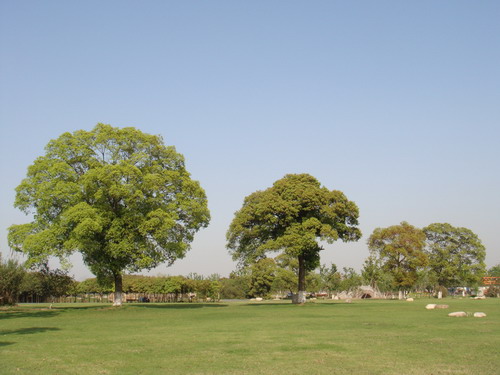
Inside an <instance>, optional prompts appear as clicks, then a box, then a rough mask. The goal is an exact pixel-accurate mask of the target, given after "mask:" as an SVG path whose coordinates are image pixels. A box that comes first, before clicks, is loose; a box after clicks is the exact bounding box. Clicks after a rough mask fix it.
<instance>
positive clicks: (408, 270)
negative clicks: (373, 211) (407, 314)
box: [368, 221, 428, 299]
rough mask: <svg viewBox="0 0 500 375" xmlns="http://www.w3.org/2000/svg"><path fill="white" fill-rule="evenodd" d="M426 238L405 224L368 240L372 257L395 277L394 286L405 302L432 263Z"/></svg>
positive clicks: (376, 230) (380, 229) (376, 232)
mask: <svg viewBox="0 0 500 375" xmlns="http://www.w3.org/2000/svg"><path fill="white" fill-rule="evenodd" d="M424 246H425V234H424V232H423V231H422V230H421V229H418V228H416V227H414V226H413V225H410V224H408V223H407V222H405V221H403V222H402V223H401V224H399V225H393V226H390V227H387V228H376V229H375V230H374V231H373V233H372V234H371V236H370V238H369V239H368V248H369V250H370V255H371V256H373V257H375V259H378V260H379V261H380V264H381V265H382V269H383V270H384V271H387V272H389V273H390V274H391V276H392V277H393V283H394V284H393V285H394V288H396V289H397V290H398V291H399V298H400V299H403V295H404V291H408V290H410V289H411V288H412V287H413V286H414V285H415V283H416V281H417V276H418V275H417V272H418V270H419V269H421V268H422V267H425V266H426V265H427V263H428V258H427V255H426V254H425V251H424Z"/></svg>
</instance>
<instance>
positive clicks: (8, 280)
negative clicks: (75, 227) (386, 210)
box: [0, 256, 500, 304]
mask: <svg viewBox="0 0 500 375" xmlns="http://www.w3.org/2000/svg"><path fill="white" fill-rule="evenodd" d="M296 267H297V265H296V264H294V260H293V259H290V258H288V259H287V258H286V257H284V256H278V257H277V258H274V259H273V258H265V259H261V260H259V261H258V262H256V263H254V264H252V265H251V266H249V267H245V268H241V269H239V270H238V271H235V272H232V273H231V274H230V276H229V277H227V278H226V277H220V276H219V275H218V274H213V275H210V276H208V277H205V276H202V275H199V274H195V273H192V274H189V275H188V276H155V277H152V276H140V275H126V276H125V277H124V279H123V290H124V292H125V293H128V294H135V297H136V300H137V296H144V297H149V298H152V299H153V300H163V301H166V300H168V301H198V300H206V299H210V300H212V301H215V300H219V299H242V298H253V297H264V298H268V297H273V296H282V297H283V296H286V295H287V294H289V293H290V292H296V290H297V283H296V278H297V276H296V272H297V270H296ZM294 268H295V269H294ZM432 273H433V271H432V270H431V269H430V268H426V269H423V270H421V271H419V272H418V274H417V279H416V282H415V284H414V285H413V287H412V288H411V290H412V291H426V292H430V293H432V292H433V291H435V289H436V285H437V284H436V279H435V277H434V276H432ZM373 275H374V270H373V263H372V260H371V258H369V259H368V260H367V261H366V262H365V265H364V267H363V269H362V271H361V272H360V273H358V272H356V271H355V270H354V269H353V268H343V269H342V270H338V269H337V266H336V265H335V264H331V265H329V266H326V265H322V266H321V267H319V268H318V269H317V270H315V271H314V272H309V273H308V275H307V277H306V282H307V285H308V292H310V293H318V292H323V293H325V292H326V293H328V294H329V295H332V294H336V293H339V292H342V291H352V290H355V289H356V288H358V287H359V286H361V285H370V284H371V285H372V286H373V287H375V288H377V289H378V290H379V291H380V292H382V293H388V292H394V291H395V290H397V289H395V282H394V278H393V276H392V275H391V274H390V273H388V272H385V271H384V270H383V268H380V269H379V270H378V271H377V284H376V285H375V284H373V283H374V278H373ZM487 275H489V276H500V264H499V265H496V266H494V267H492V268H490V269H489V270H488V272H487ZM476 285H477V284H476ZM471 286H472V285H471ZM492 289H494V290H492V296H495V295H496V294H498V293H497V291H496V289H495V287H492ZM113 292H114V286H113V283H111V282H108V283H106V282H102V281H101V282H98V281H97V279H96V278H90V279H87V280H84V281H81V282H78V281H75V280H74V279H73V278H71V277H70V276H68V275H67V274H66V273H65V272H63V271H61V270H50V269H49V268H48V267H47V266H46V265H42V266H41V267H39V268H38V269H37V270H35V271H27V270H26V269H25V268H24V266H23V265H22V264H20V263H18V262H16V261H14V260H7V261H1V260H0V304H15V303H16V302H17V301H18V299H20V300H21V301H24V302H52V301H54V300H56V299H58V298H60V297H67V298H69V300H74V301H80V300H85V298H88V299H90V298H91V296H92V298H93V300H103V296H108V295H109V294H111V293H113ZM165 295H168V296H169V298H168V299H164V298H163V299H161V298H160V297H159V296H165ZM155 297H156V299H154V298H155Z"/></svg>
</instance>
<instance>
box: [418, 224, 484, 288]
mask: <svg viewBox="0 0 500 375" xmlns="http://www.w3.org/2000/svg"><path fill="white" fill-rule="evenodd" d="M423 231H424V233H425V236H426V239H427V240H426V241H427V253H428V256H429V266H430V269H431V271H432V272H433V273H434V275H435V277H436V279H437V282H438V284H439V285H441V286H445V287H452V286H473V285H476V284H478V283H479V281H480V278H481V277H482V276H484V274H485V273H486V265H485V264H484V258H485V256H486V250H485V247H484V246H483V244H482V243H481V240H480V239H479V237H478V236H477V235H476V234H475V233H474V232H472V231H471V230H470V229H467V228H459V227H454V226H452V225H450V224H448V223H434V224H430V225H428V226H427V227H425V228H424V229H423Z"/></svg>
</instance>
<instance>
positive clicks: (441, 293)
mask: <svg viewBox="0 0 500 375" xmlns="http://www.w3.org/2000/svg"><path fill="white" fill-rule="evenodd" d="M441 298H443V292H442V291H441V290H439V291H438V299H441Z"/></svg>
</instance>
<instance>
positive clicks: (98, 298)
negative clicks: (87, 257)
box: [19, 293, 220, 303]
mask: <svg viewBox="0 0 500 375" xmlns="http://www.w3.org/2000/svg"><path fill="white" fill-rule="evenodd" d="M122 298H123V302H124V303H131V302H163V303H169V302H170V303H171V302H201V301H203V302H205V301H218V300H220V297H217V298H210V297H206V296H198V295H196V293H186V294H180V293H123V297H122ZM112 302H114V294H113V293H108V294H99V293H87V294H78V295H73V296H60V297H45V296H38V295H21V296H20V297H19V303H112Z"/></svg>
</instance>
